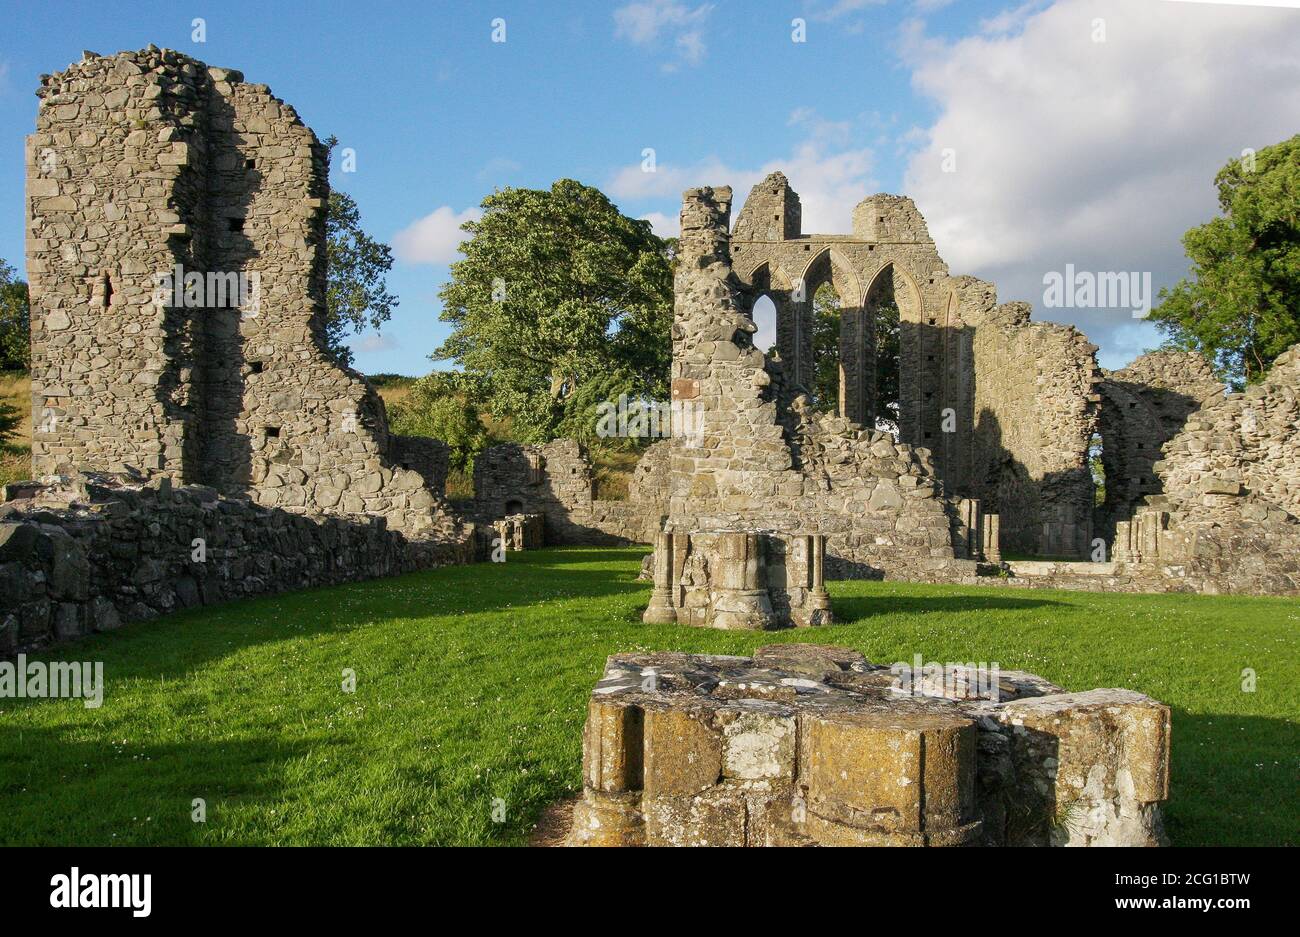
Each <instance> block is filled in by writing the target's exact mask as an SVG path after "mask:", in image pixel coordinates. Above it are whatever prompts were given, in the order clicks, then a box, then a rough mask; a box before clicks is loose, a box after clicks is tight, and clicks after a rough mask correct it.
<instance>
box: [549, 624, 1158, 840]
mask: <svg viewBox="0 0 1300 937" xmlns="http://www.w3.org/2000/svg"><path fill="white" fill-rule="evenodd" d="M966 676H967V677H969V676H970V674H967V675H966ZM990 693H991V694H992V698H986V697H985V696H982V695H979V694H972V693H968V692H964V691H963V689H962V684H961V683H957V684H953V685H952V686H949V685H948V684H947V683H941V684H939V685H937V686H932V685H929V684H910V683H909V684H905V685H900V683H899V681H898V678H897V676H896V675H895V674H894V672H893V669H892V668H887V667H882V666H876V665H872V664H871V663H870V662H868V661H867V660H866V659H865V658H863V657H862V655H861V654H858V653H857V652H855V651H851V650H849V649H846V648H835V647H825V646H816V645H774V646H772V647H769V648H763V649H762V650H761V651H760V652H759V653H757V654H756V655H755V656H754V657H753V658H745V657H722V656H704V655H689V654H679V653H670V652H663V653H639V654H619V655H615V656H613V657H611V658H610V659H609V661H608V662H607V664H606V669H605V675H604V677H603V678H602V679H601V681H600V682H599V683H598V684H597V685H596V688H595V689H594V690H593V692H592V697H591V702H590V704H589V707H588V717H587V726H586V730H585V735H584V741H583V754H584V777H585V785H584V795H583V800H582V802H581V803H580V804H579V806H578V807H577V808H576V809H575V812H574V824H573V829H572V832H571V834H570V836H569V840H568V842H569V843H571V844H575V845H640V844H648V845H675V846H688V845H691V846H694V845H701V846H741V845H749V846H777V845H817V844H820V845H828V846H829V845H882V846H958V845H974V844H979V843H984V844H989V845H1002V844H1007V843H1013V844H1020V845H1067V844H1068V845H1103V844H1105V845H1110V844H1127V845H1148V844H1152V843H1155V842H1159V841H1160V803H1161V802H1162V801H1163V800H1164V799H1165V798H1166V797H1167V795H1168V787H1167V784H1168V780H1167V772H1168V767H1167V766H1168V754H1169V734H1168V716H1169V711H1168V709H1167V707H1164V706H1162V705H1161V704H1159V703H1156V702H1155V701H1154V700H1151V699H1149V698H1148V697H1145V696H1142V695H1141V694H1139V693H1132V692H1130V691H1126V690H1092V691H1089V692H1086V693H1065V692H1063V691H1062V690H1061V689H1060V688H1059V687H1055V686H1052V685H1051V684H1050V683H1048V682H1047V681H1045V680H1042V679H1041V678H1039V677H1035V676H1034V675H1032V674H1027V673H1022V672H1006V673H1003V674H1001V676H1000V677H999V679H998V680H997V681H996V682H994V683H993V684H992V685H991V690H990ZM637 714H643V716H641V721H640V725H639V728H640V730H641V731H639V732H638V731H637V729H638V716H637ZM638 758H639V759H640V763H641V764H642V765H643V766H644V771H643V774H642V776H641V777H638V772H637V771H636V770H635V767H634V765H635V764H636V763H637V759H638ZM1058 804H1059V805H1062V807H1061V809H1057V806H1056V805H1058ZM1058 815H1059V816H1058ZM1026 818H1029V819H1030V821H1031V822H1028V823H1026ZM1035 818H1036V819H1035ZM1062 818H1064V819H1062ZM1013 820H1014V822H1013ZM1067 821H1068V822H1067ZM1061 830H1068V831H1069V832H1068V833H1062V832H1061Z"/></svg>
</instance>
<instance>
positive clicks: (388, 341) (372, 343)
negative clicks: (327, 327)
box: [348, 332, 398, 352]
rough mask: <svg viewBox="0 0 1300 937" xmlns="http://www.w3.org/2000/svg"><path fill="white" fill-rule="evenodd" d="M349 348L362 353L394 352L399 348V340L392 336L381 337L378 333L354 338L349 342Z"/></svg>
mask: <svg viewBox="0 0 1300 937" xmlns="http://www.w3.org/2000/svg"><path fill="white" fill-rule="evenodd" d="M348 346H349V347H350V348H351V349H352V350H353V351H360V352H377V351H392V350H393V349H395V348H397V347H398V346H397V339H395V338H393V337H392V336H391V335H380V334H379V333H378V332H371V333H370V334H369V335H363V336H361V337H359V338H354V339H352V340H351V341H350V342H348Z"/></svg>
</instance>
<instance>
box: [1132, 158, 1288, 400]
mask: <svg viewBox="0 0 1300 937" xmlns="http://www.w3.org/2000/svg"><path fill="white" fill-rule="evenodd" d="M1214 181H1215V184H1216V185H1217V186H1218V189H1219V208H1220V209H1221V210H1222V212H1223V214H1222V215H1221V216H1220V217H1218V218H1214V219H1213V220H1211V221H1210V222H1208V223H1207V224H1203V225H1201V226H1199V227H1196V228H1193V229H1191V230H1190V231H1188V232H1187V233H1186V234H1185V235H1184V236H1183V246H1184V247H1185V248H1186V250H1187V256H1188V258H1189V259H1190V260H1191V262H1192V269H1191V276H1190V277H1188V278H1186V279H1184V280H1182V281H1181V282H1179V283H1178V284H1177V285H1176V286H1174V287H1173V288H1172V289H1167V290H1162V291H1161V293H1160V300H1161V302H1160V305H1159V306H1158V307H1157V308H1156V309H1155V310H1154V311H1153V312H1152V316H1151V317H1152V319H1154V320H1155V322H1156V324H1157V325H1158V326H1159V328H1160V329H1161V331H1163V332H1164V333H1165V334H1166V335H1167V336H1168V344H1169V345H1170V346H1171V347H1175V348H1181V349H1185V350H1190V351H1199V352H1201V353H1202V354H1204V355H1205V356H1206V358H1208V359H1209V360H1210V361H1212V362H1213V363H1214V365H1215V366H1216V368H1217V369H1218V370H1219V372H1220V374H1221V376H1222V377H1224V378H1225V379H1226V380H1228V381H1229V383H1231V384H1232V385H1233V386H1234V387H1236V388H1237V389H1240V388H1241V387H1242V386H1243V385H1245V384H1249V383H1253V382H1255V381H1257V380H1259V379H1260V378H1261V377H1262V376H1263V374H1264V372H1265V371H1267V370H1268V368H1269V366H1270V365H1271V364H1272V363H1273V359H1275V358H1276V357H1277V356H1278V355H1279V354H1281V353H1282V352H1283V351H1285V350H1286V349H1287V348H1288V347H1289V346H1291V345H1293V344H1295V343H1296V342H1300V136H1295V137H1292V138H1291V139H1290V140H1286V141H1284V142H1282V143H1279V144H1277V145H1275V146H1270V147H1265V148H1264V149H1262V150H1260V151H1259V152H1258V153H1255V154H1254V155H1253V156H1252V155H1249V154H1248V155H1247V156H1245V157H1243V158H1241V159H1234V160H1233V161H1232V162H1230V163H1228V164H1227V165H1226V166H1224V167H1223V169H1221V170H1219V174H1218V175H1217V176H1216V177H1215V180H1214Z"/></svg>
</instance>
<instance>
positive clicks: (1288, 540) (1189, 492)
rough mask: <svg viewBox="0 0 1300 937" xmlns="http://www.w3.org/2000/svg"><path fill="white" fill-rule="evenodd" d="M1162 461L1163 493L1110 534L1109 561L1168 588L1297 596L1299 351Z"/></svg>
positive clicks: (1225, 399)
mask: <svg viewBox="0 0 1300 937" xmlns="http://www.w3.org/2000/svg"><path fill="white" fill-rule="evenodd" d="M1163 455H1164V458H1163V459H1162V460H1161V461H1159V462H1156V463H1155V464H1154V465H1153V469H1154V471H1155V473H1156V475H1157V476H1158V477H1159V480H1160V483H1161V489H1162V493H1161V494H1158V495H1152V496H1149V497H1147V498H1146V499H1145V503H1144V504H1143V505H1142V506H1141V507H1140V508H1139V509H1138V511H1137V513H1136V514H1135V515H1134V516H1133V518H1132V520H1131V521H1121V522H1118V523H1117V524H1116V537H1115V540H1116V544H1115V558H1116V559H1117V560H1119V561H1121V562H1125V563H1128V564H1130V565H1132V566H1134V567H1135V568H1136V569H1138V570H1139V573H1140V575H1141V576H1143V577H1144V579H1145V580H1146V581H1148V582H1151V583H1153V584H1155V585H1162V584H1163V585H1165V586H1166V588H1184V589H1192V590H1195V591H1200V592H1263V593H1273V594H1297V593H1300V470H1298V469H1297V458H1298V457H1300V345H1297V346H1293V347H1292V348H1290V349H1289V350H1287V351H1286V352H1285V353H1284V354H1283V355H1281V356H1280V357H1279V358H1278V359H1277V361H1276V362H1274V365H1273V367H1272V369H1271V370H1270V371H1269V372H1268V374H1267V375H1266V376H1265V377H1264V379H1263V380H1262V381H1261V382H1260V383H1258V384H1255V385H1253V386H1251V387H1249V388H1248V389H1247V390H1246V391H1245V392H1244V393H1235V394H1228V395H1226V396H1221V395H1217V394H1216V395H1212V396H1211V397H1210V399H1209V400H1208V401H1207V402H1206V403H1205V404H1204V406H1202V407H1201V408H1200V409H1199V410H1197V411H1196V412H1194V413H1192V414H1191V415H1190V416H1189V417H1188V418H1187V422H1186V424H1185V425H1184V427H1183V429H1182V431H1181V432H1180V433H1178V434H1177V435H1175V436H1174V437H1173V438H1172V439H1171V440H1169V442H1167V443H1166V444H1165V447H1164V451H1163ZM1171 583H1172V584H1174V585H1170V584H1171Z"/></svg>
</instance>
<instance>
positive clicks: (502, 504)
mask: <svg viewBox="0 0 1300 937" xmlns="http://www.w3.org/2000/svg"><path fill="white" fill-rule="evenodd" d="M666 467H667V452H666V450H665V449H664V448H663V443H662V442H661V443H656V444H655V445H653V446H651V447H650V448H649V449H647V450H646V453H645V455H643V456H642V458H641V460H640V461H639V462H638V463H637V467H636V469H635V471H634V472H633V476H632V480H631V483H630V485H629V497H628V499H627V500H626V501H613V500H603V499H598V498H596V497H594V494H593V480H592V469H591V460H590V459H589V458H588V456H587V452H586V450H585V449H584V448H583V446H582V445H581V444H580V443H578V442H577V441H576V440H573V439H556V440H553V441H552V442H549V443H546V444H545V445H541V446H535V445H523V444H520V443H505V444H503V445H499V446H492V447H490V448H489V449H487V450H485V451H484V452H483V453H481V454H480V455H479V456H478V458H476V459H475V460H474V508H473V513H474V517H475V519H476V520H477V521H479V522H480V523H483V524H487V525H491V524H493V523H495V522H496V521H498V520H500V519H501V518H503V517H505V516H507V515H510V514H521V513H522V514H541V515H543V516H544V517H545V518H546V524H545V529H546V542H547V543H549V544H575V545H583V544H591V545H604V544H615V543H649V542H651V541H652V540H653V539H654V534H655V531H656V530H657V529H658V524H659V520H660V518H661V517H662V516H663V515H664V514H666V513H667V509H666V498H667V495H666V492H667V482H666V478H665V471H666Z"/></svg>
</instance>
